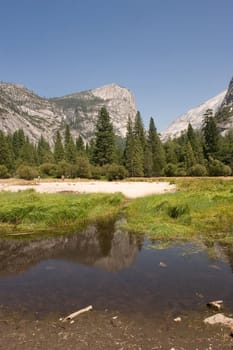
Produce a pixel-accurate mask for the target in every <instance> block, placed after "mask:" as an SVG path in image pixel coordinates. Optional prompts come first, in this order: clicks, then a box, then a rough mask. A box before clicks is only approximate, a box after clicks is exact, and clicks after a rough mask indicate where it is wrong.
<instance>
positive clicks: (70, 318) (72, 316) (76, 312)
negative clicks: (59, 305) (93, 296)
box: [63, 305, 93, 322]
mask: <svg viewBox="0 0 233 350" xmlns="http://www.w3.org/2000/svg"><path fill="white" fill-rule="evenodd" d="M92 309H93V307H92V305H89V306H87V307H85V308H83V309H80V310H78V311H75V312H73V313H72V314H70V315H68V316H66V317H65V318H64V319H63V322H65V321H70V320H73V319H74V318H75V317H77V316H79V315H81V314H83V313H84V312H88V311H91V310H92Z"/></svg>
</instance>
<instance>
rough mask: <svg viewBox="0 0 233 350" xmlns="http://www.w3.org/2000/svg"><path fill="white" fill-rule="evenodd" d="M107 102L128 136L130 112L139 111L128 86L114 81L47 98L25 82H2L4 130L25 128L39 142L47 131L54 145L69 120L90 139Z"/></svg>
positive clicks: (1, 123) (78, 132)
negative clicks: (23, 84)
mask: <svg viewBox="0 0 233 350" xmlns="http://www.w3.org/2000/svg"><path fill="white" fill-rule="evenodd" d="M103 106H105V107H106V108H107V110H108V112H109V114H110V116H111V118H112V122H113V126H114V129H115V132H116V134H118V135H119V136H125V134H126V124H127V118H128V116H130V117H132V118H133V117H135V115H136V106H135V100H134V97H133V95H132V93H131V92H130V91H129V90H128V89H126V88H123V87H120V86H118V85H115V84H112V85H106V86H104V87H100V88H97V89H94V90H89V91H84V92H80V93H77V94H72V95H67V96H64V97H61V98H54V99H45V98H42V97H39V96H37V95H36V94H34V93H33V92H32V91H30V90H28V89H26V88H25V87H23V86H21V85H18V84H11V83H0V130H2V131H3V132H5V133H13V132H14V131H16V130H18V129H23V130H24V132H25V134H26V135H27V136H28V137H29V139H30V140H31V141H32V142H37V141H38V140H39V138H40V136H41V135H43V136H44V137H45V139H46V140H48V141H49V143H50V144H51V145H53V140H54V135H55V133H56V131H57V130H60V131H61V132H63V131H64V126H65V123H66V124H68V125H70V128H71V132H72V134H73V135H74V136H75V137H77V136H78V135H82V136H83V138H84V139H85V140H89V139H90V138H91V137H92V136H93V134H94V130H95V125H96V118H97V115H98V112H99V110H100V108H101V107H103Z"/></svg>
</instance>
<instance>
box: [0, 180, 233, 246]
mask: <svg viewBox="0 0 233 350" xmlns="http://www.w3.org/2000/svg"><path fill="white" fill-rule="evenodd" d="M170 181H171V182H170V183H169V182H117V183H115V182H103V181H100V182H99V181H97V182H91V181H89V182H86V181H84V182H76V183H74V182H70V181H67V182H62V181H60V182H41V183H39V184H35V183H29V184H28V183H27V184H25V183H23V184H20V185H19V184H15V183H14V184H12V183H10V182H9V181H8V182H6V183H3V182H1V184H0V186H1V187H0V188H1V189H2V191H1V192H0V202H1V208H0V232H1V234H2V235H3V234H7V235H10V236H11V237H13V236H14V235H16V236H17V235H18V234H21V235H22V236H23V235H25V237H27V235H30V234H32V235H33V236H35V235H37V234H44V233H46V234H52V233H54V234H60V233H67V232H78V231H79V230H80V228H82V227H83V226H85V225H88V224H89V223H91V222H93V221H99V220H108V219H113V218H114V217H116V216H118V215H119V214H121V215H123V216H124V217H125V219H126V222H125V223H124V224H123V226H124V229H126V230H128V231H130V232H134V233H142V234H146V235H149V236H150V237H154V238H156V239H160V240H163V239H166V240H167V239H190V238H194V237H195V238H198V237H203V236H204V237H205V239H207V240H210V241H215V240H218V241H224V242H228V243H232V242H233V230H232V227H233V180H232V179H230V180H229V179H224V178H216V179H210V178H199V179H198V178H196V179H195V178H194V179H193V178H183V179H171V180H170ZM79 186H81V187H79ZM78 188H79V190H78ZM3 189H4V190H3ZM25 189H27V190H26V191H24V190H25ZM81 189H82V190H81ZM84 189H85V191H87V192H88V191H92V192H94V193H86V194H83V193H80V192H83V191H84ZM175 189H176V191H174V190H175ZM10 190H11V191H14V192H8V191H10ZM17 191H18V192H17ZM44 191H46V192H50V191H52V192H57V193H38V192H44ZM97 191H100V192H101V193H95V192H97ZM104 191H106V192H108V191H112V192H115V191H117V193H111V194H110V193H102V192H104ZM151 192H152V193H151ZM122 193H124V195H123V194H122ZM126 194H127V196H126ZM137 196H138V198H135V197H137Z"/></svg>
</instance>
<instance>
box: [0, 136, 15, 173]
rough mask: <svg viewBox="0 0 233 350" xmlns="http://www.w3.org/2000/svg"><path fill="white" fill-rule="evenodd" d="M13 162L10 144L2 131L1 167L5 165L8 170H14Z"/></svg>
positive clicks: (0, 147) (0, 142) (0, 141)
mask: <svg viewBox="0 0 233 350" xmlns="http://www.w3.org/2000/svg"><path fill="white" fill-rule="evenodd" d="M12 162H13V159H12V157H11V152H10V149H9V144H8V142H7V139H6V137H5V135H4V134H3V132H2V131H0V165H5V167H6V168H7V169H12Z"/></svg>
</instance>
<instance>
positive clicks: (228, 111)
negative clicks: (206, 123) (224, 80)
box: [216, 78, 233, 135]
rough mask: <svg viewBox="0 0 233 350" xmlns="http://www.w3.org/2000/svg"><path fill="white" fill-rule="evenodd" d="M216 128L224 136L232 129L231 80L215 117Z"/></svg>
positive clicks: (232, 81) (232, 103)
mask: <svg viewBox="0 0 233 350" xmlns="http://www.w3.org/2000/svg"><path fill="white" fill-rule="evenodd" d="M216 118H217V123H218V127H219V129H220V131H221V133H222V134H223V135H224V134H226V133H227V132H228V130H229V129H232V128H233V78H232V79H231V81H230V84H229V87H228V90H227V93H226V95H225V97H224V100H223V102H222V104H221V106H220V109H219V111H218V114H217V116H216Z"/></svg>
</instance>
